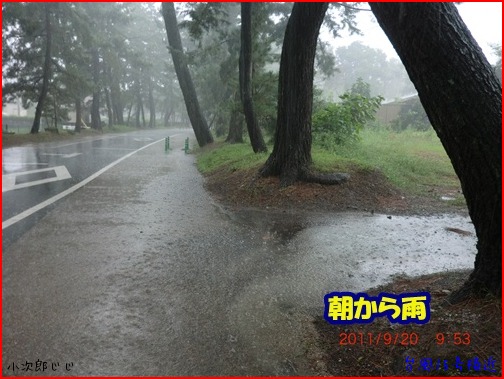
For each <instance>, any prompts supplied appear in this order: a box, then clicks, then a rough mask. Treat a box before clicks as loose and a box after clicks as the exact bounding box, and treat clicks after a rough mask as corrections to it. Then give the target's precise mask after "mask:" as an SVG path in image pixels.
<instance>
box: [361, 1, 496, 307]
mask: <svg viewBox="0 0 504 379" xmlns="http://www.w3.org/2000/svg"><path fill="white" fill-rule="evenodd" d="M370 6H371V9H372V11H373V13H374V15H375V16H376V18H377V19H378V22H379V24H380V26H381V27H382V29H383V30H384V31H385V33H386V34H387V36H388V37H389V39H390V41H391V43H392V45H393V46H394V48H395V49H396V51H397V53H398V55H399V57H400V58H401V60H402V62H403V64H404V66H405V67H406V70H407V71H408V74H409V77H410V79H411V81H412V82H413V83H414V84H415V87H416V89H417V90H418V95H419V97H420V100H421V102H422V105H423V107H424V108H425V111H426V112H427V115H428V117H429V120H430V122H431V124H432V126H433V127H434V129H435V130H436V133H437V135H438V136H439V138H440V140H441V142H442V144H443V146H444V148H445V150H446V152H447V154H448V156H449V157H450V160H451V162H452V164H453V167H454V169H455V172H456V173H457V175H458V177H459V179H460V182H461V185H462V190H463V192H464V196H465V198H466V201H467V206H468V208H469V215H470V217H471V219H472V222H473V224H474V227H475V229H476V235H477V238H478V243H477V249H478V252H477V255H476V261H475V267H474V271H473V272H472V273H471V275H470V277H469V280H468V281H467V282H466V283H465V285H464V286H463V288H461V289H460V290H459V291H457V292H455V293H454V294H453V295H452V297H451V299H450V300H451V301H452V302H456V301H460V300H462V299H464V298H465V297H467V296H470V295H481V294H483V293H487V292H490V293H492V294H495V295H500V294H501V284H502V280H501V272H502V268H501V267H502V266H501V260H502V254H501V223H502V220H501V206H502V201H501V168H502V163H501V133H502V132H501V123H502V108H501V107H502V90H501V87H500V85H499V82H498V80H497V78H496V76H495V74H494V72H493V70H492V67H491V66H490V64H489V63H488V61H487V60H486V58H485V56H484V55H483V52H482V51H481V48H480V47H479V46H478V44H477V43H476V41H475V40H474V38H473V37H472V36H471V34H470V32H469V30H468V29H467V27H466V25H465V24H464V22H463V21H462V19H461V17H460V15H459V14H458V11H457V9H456V7H455V5H454V4H452V3H394V4H393V3H370Z"/></svg>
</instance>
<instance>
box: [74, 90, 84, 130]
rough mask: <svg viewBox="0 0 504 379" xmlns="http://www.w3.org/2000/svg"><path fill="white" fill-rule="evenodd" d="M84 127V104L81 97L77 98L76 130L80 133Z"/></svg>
mask: <svg viewBox="0 0 504 379" xmlns="http://www.w3.org/2000/svg"><path fill="white" fill-rule="evenodd" d="M81 128H82V104H81V99H79V98H76V99H75V129H74V130H75V132H76V133H80V132H81Z"/></svg>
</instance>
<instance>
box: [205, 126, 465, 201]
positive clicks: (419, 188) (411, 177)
mask: <svg viewBox="0 0 504 379" xmlns="http://www.w3.org/2000/svg"><path fill="white" fill-rule="evenodd" d="M361 137H362V139H361V141H360V142H357V143H354V144H351V145H345V146H335V147H334V150H332V151H328V150H325V149H322V148H319V147H317V146H314V147H313V149H312V157H313V162H314V167H315V169H317V170H319V171H324V172H334V171H346V172H350V173H351V172H352V171H353V170H355V169H356V168H358V169H364V170H379V171H381V172H382V173H383V174H384V175H385V176H386V177H387V179H388V180H390V182H391V184H393V185H395V186H397V187H398V188H400V189H401V190H404V191H406V192H408V193H411V194H413V195H429V193H430V192H433V191H434V190H435V192H439V191H441V192H442V191H448V192H452V193H453V192H455V193H456V192H457V189H459V186H460V184H459V180H458V178H457V176H456V175H455V172H454V170H453V167H452V165H451V162H450V159H449V158H448V156H447V155H446V152H445V151H444V148H443V146H442V145H441V142H440V141H439V139H438V137H437V136H436V135H435V133H434V132H433V131H429V132H414V131H405V132H402V133H396V132H391V131H386V130H376V129H375V130H371V129H365V130H363V131H362V133H361ZM217 144H218V148H207V149H201V150H200V151H199V154H198V168H199V170H200V171H201V172H203V173H211V172H214V171H216V170H222V169H228V170H230V171H236V170H240V169H247V168H252V167H256V166H257V167H258V168H259V167H260V165H261V164H263V163H264V162H265V161H266V159H267V157H268V154H254V153H253V152H252V149H251V147H250V145H249V144H234V145H229V144H225V143H223V142H218V143H217ZM268 148H269V151H270V152H271V150H272V146H268ZM455 198H456V200H455V202H457V203H459V204H460V202H462V203H463V202H464V199H463V196H462V195H461V194H457V195H455Z"/></svg>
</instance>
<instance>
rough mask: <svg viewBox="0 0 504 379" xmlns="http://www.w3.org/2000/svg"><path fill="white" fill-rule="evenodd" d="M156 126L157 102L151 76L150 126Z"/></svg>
mask: <svg viewBox="0 0 504 379" xmlns="http://www.w3.org/2000/svg"><path fill="white" fill-rule="evenodd" d="M155 127H156V103H155V101H154V88H153V84H152V78H149V128H155Z"/></svg>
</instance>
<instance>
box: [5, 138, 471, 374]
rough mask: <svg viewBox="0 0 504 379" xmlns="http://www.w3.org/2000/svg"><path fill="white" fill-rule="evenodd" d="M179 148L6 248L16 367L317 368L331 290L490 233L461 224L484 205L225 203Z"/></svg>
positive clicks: (103, 184) (72, 370) (153, 370)
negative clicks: (373, 209) (393, 210)
mask: <svg viewBox="0 0 504 379" xmlns="http://www.w3.org/2000/svg"><path fill="white" fill-rule="evenodd" d="M182 145H183V137H182V136H180V137H176V138H174V139H173V141H172V146H179V147H181V146H182ZM163 148H164V146H162V143H159V144H155V145H153V146H151V147H149V148H147V149H145V150H142V151H140V152H138V153H137V154H135V155H133V156H132V157H130V158H128V159H126V160H125V161H123V162H121V163H119V164H118V165H117V166H115V167H113V168H112V169H110V170H109V171H107V172H106V173H104V174H103V175H101V176H99V177H98V178H97V179H95V180H94V181H92V182H90V183H89V184H88V185H86V186H84V187H83V188H82V189H80V190H78V191H76V192H74V193H72V194H71V195H69V196H67V197H66V198H64V199H63V200H60V201H59V202H58V203H57V205H56V206H55V207H54V208H53V209H51V210H50V211H49V212H47V214H46V215H45V216H44V217H43V218H42V219H41V220H40V221H39V222H38V223H37V225H35V226H34V227H33V228H31V229H30V230H29V231H28V232H27V233H25V234H24V235H23V236H22V237H21V238H19V239H18V240H17V241H16V242H14V243H13V244H12V245H10V246H9V247H8V248H7V249H6V250H5V251H3V257H2V262H3V374H4V375H12V374H13V368H15V367H18V368H19V369H18V371H17V372H15V374H16V375H23V374H26V373H25V372H22V371H20V369H21V367H23V365H25V363H26V362H34V363H33V364H34V365H35V362H36V361H37V360H40V361H42V362H48V369H52V368H53V367H56V370H55V371H50V372H47V371H46V372H45V373H43V372H29V373H28V374H30V375H32V374H40V375H46V376H47V375H79V376H82V375H93V376H95V375H107V376H109V375H128V376H136V375H142V376H153V375H162V376H173V375H182V376H189V375H240V376H241V375H256V376H257V375H313V374H315V373H314V372H313V371H311V369H310V366H309V364H308V361H307V358H306V355H307V350H309V349H310V348H311V346H312V343H311V342H312V341H311V339H312V338H313V329H312V327H311V326H310V323H309V322H308V320H309V316H310V315H317V314H319V315H320V314H321V313H322V312H323V297H324V295H325V294H326V293H328V292H332V291H363V290H365V289H367V288H369V287H371V286H375V285H377V284H381V283H383V282H385V281H387V280H390V278H391V276H392V275H396V274H404V273H406V274H410V275H416V274H425V273H432V272H437V271H441V270H451V269H461V268H471V267H472V266H473V262H474V256H475V239H474V237H471V236H461V235H459V234H456V233H452V232H449V231H446V230H445V227H452V228H459V229H463V230H467V231H471V232H474V230H473V227H472V224H470V220H469V219H468V218H464V217H460V216H432V217H398V216H392V218H388V217H387V215H379V214H374V215H371V214H362V213H338V214H336V213H331V214H328V213H321V214H317V213H310V214H298V213H290V212H273V211H271V210H250V209H243V210H230V209H225V208H224V207H222V206H220V205H218V204H216V203H215V202H214V201H213V200H212V198H211V197H210V195H209V194H208V193H207V192H206V191H205V190H204V189H203V178H202V177H201V176H200V175H199V174H198V172H197V170H196V168H195V166H194V156H192V155H185V154H184V152H183V151H181V150H179V149H177V148H174V150H172V151H171V152H170V153H169V154H165V153H164V151H163V150H164V149H163ZM4 232H5V231H4ZM55 363H59V366H56V365H55ZM67 369H69V371H67Z"/></svg>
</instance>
